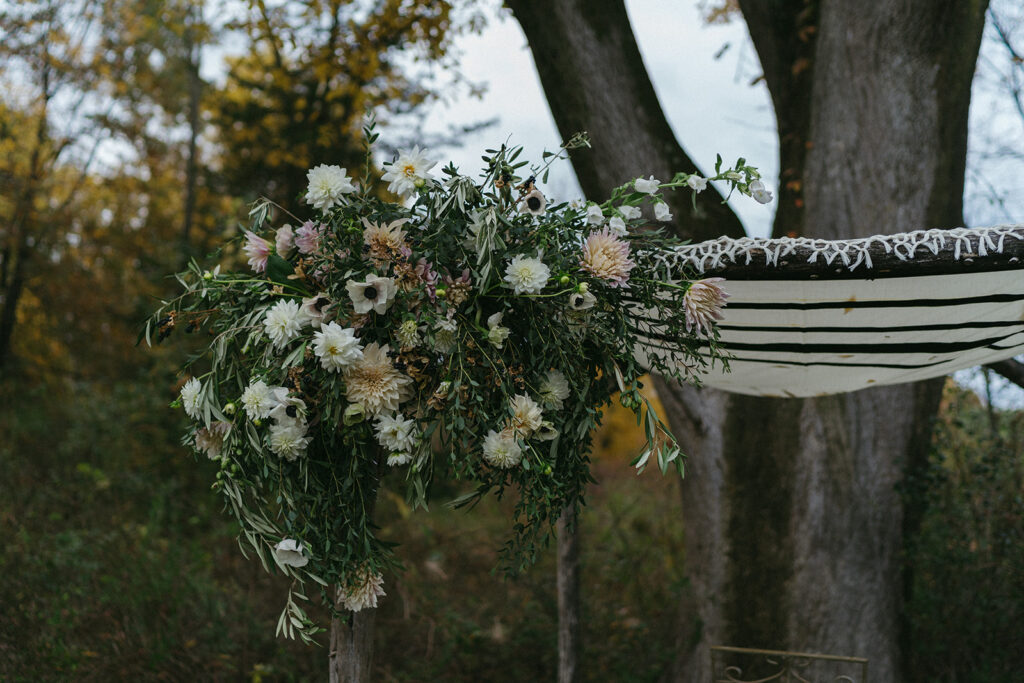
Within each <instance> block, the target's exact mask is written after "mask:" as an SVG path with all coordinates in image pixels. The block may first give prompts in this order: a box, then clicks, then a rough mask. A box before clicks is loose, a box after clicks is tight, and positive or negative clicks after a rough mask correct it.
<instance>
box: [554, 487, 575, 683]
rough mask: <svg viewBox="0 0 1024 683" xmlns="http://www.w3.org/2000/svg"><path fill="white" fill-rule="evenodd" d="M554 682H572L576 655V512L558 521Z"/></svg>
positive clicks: (568, 510) (570, 511)
mask: <svg viewBox="0 0 1024 683" xmlns="http://www.w3.org/2000/svg"><path fill="white" fill-rule="evenodd" d="M557 588H558V683H572V681H575V680H576V666H577V662H578V661H579V656H580V552H579V527H578V526H577V516H576V509H575V507H573V506H572V505H567V506H566V507H565V509H563V510H562V514H561V516H560V517H559V518H558V584H557Z"/></svg>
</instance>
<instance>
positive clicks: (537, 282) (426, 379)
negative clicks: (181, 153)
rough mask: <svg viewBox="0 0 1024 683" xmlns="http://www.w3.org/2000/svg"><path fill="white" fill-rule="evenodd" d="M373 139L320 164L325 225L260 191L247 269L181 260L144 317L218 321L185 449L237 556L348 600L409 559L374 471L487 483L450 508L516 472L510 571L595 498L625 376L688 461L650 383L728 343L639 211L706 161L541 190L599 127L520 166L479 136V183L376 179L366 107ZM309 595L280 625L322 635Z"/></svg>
mask: <svg viewBox="0 0 1024 683" xmlns="http://www.w3.org/2000/svg"><path fill="white" fill-rule="evenodd" d="M364 134H365V138H366V151H367V160H368V161H367V164H366V168H365V171H364V173H363V176H362V179H361V183H360V184H359V186H358V187H357V186H356V185H354V184H353V183H352V180H351V179H350V178H349V177H348V172H347V171H346V170H345V169H341V168H338V167H336V166H319V167H317V168H315V169H312V170H311V171H310V172H309V189H308V191H307V193H306V196H305V200H306V202H307V203H309V204H310V205H312V206H313V208H314V209H315V211H314V215H313V220H309V221H303V220H302V219H301V218H297V217H294V216H291V217H290V218H291V220H294V221H295V222H297V223H301V227H298V228H294V227H292V226H291V225H288V224H284V225H281V224H279V225H278V226H277V228H276V230H274V231H273V232H270V231H268V227H269V224H270V222H271V220H272V214H273V213H274V210H275V206H274V205H273V204H272V203H271V202H269V201H266V200H265V201H261V202H259V203H257V204H256V205H255V206H254V207H253V209H252V211H251V213H250V217H251V219H252V226H251V228H252V229H251V230H250V231H247V232H246V243H245V246H244V247H243V248H244V250H245V252H246V254H247V255H248V257H249V264H250V266H251V267H252V268H253V270H254V273H253V274H249V273H221V272H220V269H219V267H217V268H214V269H213V270H205V271H204V270H203V269H202V268H201V267H200V266H199V265H198V264H196V263H192V264H191V266H190V268H189V270H188V271H186V272H185V273H182V274H181V275H179V276H178V280H179V282H180V284H181V285H182V287H183V288H184V290H185V292H184V294H182V295H181V296H179V297H178V298H175V299H173V300H171V301H168V302H165V304H164V305H163V306H161V307H160V308H159V310H158V311H157V312H156V313H155V314H154V316H153V317H152V318H151V320H150V321H149V323H148V324H147V326H146V329H145V332H144V336H145V338H146V340H147V341H152V340H153V339H154V337H155V338H163V337H166V336H167V335H169V334H170V333H171V332H173V330H175V329H179V328H185V329H186V330H191V331H199V330H204V331H207V332H208V333H209V335H210V344H209V346H208V348H207V349H206V350H204V351H202V352H200V353H199V354H197V355H195V356H193V357H192V358H191V359H190V360H189V362H188V364H187V365H186V367H187V369H188V370H189V372H190V373H191V374H192V378H191V379H189V381H188V382H187V383H186V384H185V386H184V387H183V389H182V400H181V403H182V405H183V407H184V408H185V411H186V412H187V413H188V414H189V416H190V417H192V418H193V420H194V422H193V423H192V426H191V428H190V429H189V431H188V433H187V434H186V437H185V443H186V444H189V445H192V446H195V447H196V449H197V450H199V451H200V452H204V453H206V454H207V455H209V456H210V457H211V458H214V459H216V460H218V461H219V462H220V464H221V469H220V472H219V474H218V475H217V482H216V484H215V487H216V488H217V489H218V490H219V491H220V492H221V493H222V494H223V495H224V497H225V499H226V501H227V504H228V506H229V509H230V510H231V512H232V513H233V515H234V516H235V517H236V518H237V520H238V521H239V523H240V525H241V529H242V538H241V541H242V545H243V551H245V550H251V551H254V552H255V553H256V555H257V556H258V557H259V558H260V560H261V561H262V563H263V565H264V567H266V568H267V569H268V570H269V568H270V566H271V564H272V563H276V564H277V566H278V568H279V569H280V570H281V571H283V572H284V573H286V574H288V575H289V576H292V577H294V578H295V579H296V580H297V581H299V582H303V581H305V580H307V579H308V580H312V581H313V582H315V583H317V584H319V585H320V586H321V588H322V589H323V590H326V588H327V587H328V586H329V585H332V584H337V585H340V586H342V587H343V593H342V597H341V598H340V601H341V603H343V604H344V606H345V608H346V609H349V610H358V609H362V608H365V607H368V606H376V598H377V597H378V596H379V595H382V594H383V589H382V578H381V576H382V572H384V571H385V570H390V569H393V568H394V567H396V566H397V561H396V559H395V557H394V555H393V553H392V548H391V544H389V543H388V542H386V541H385V540H383V539H382V538H380V536H379V535H378V534H377V533H376V532H375V530H374V521H373V518H372V510H373V507H374V503H375V501H376V499H377V496H378V490H379V489H380V487H381V486H382V485H392V484H393V485H396V486H397V487H399V488H400V489H404V496H405V499H406V500H407V501H408V502H409V503H410V504H411V506H412V507H413V508H416V507H420V506H423V507H425V506H426V505H427V503H428V500H429V492H430V488H431V484H432V482H433V481H435V479H447V478H455V479H457V480H467V481H472V482H476V485H477V486H476V489H475V490H474V491H473V492H472V493H471V494H469V495H467V496H465V497H463V498H461V499H459V500H458V501H455V503H454V504H455V505H456V506H461V505H466V504H471V503H473V502H475V501H476V500H478V499H479V498H480V497H481V496H483V495H485V494H487V493H491V492H493V493H495V494H496V495H497V496H498V497H499V498H501V497H502V496H504V495H506V493H508V491H509V490H514V492H515V494H516V495H515V499H516V506H515V513H514V519H513V524H512V531H513V534H512V538H511V539H510V540H509V542H508V543H507V544H506V547H505V563H506V565H507V566H508V568H509V569H511V570H513V571H515V570H518V569H520V568H522V567H523V566H525V565H527V564H530V563H532V562H533V561H535V559H536V556H537V552H538V549H539V548H541V547H543V546H544V545H545V543H546V542H547V540H548V538H549V536H550V533H551V529H552V525H553V523H554V521H555V520H556V519H557V517H558V515H559V513H560V512H561V510H562V509H563V508H564V507H565V506H566V505H573V506H576V505H579V504H580V503H581V501H582V495H583V491H584V488H585V486H586V484H587V483H588V482H589V481H591V475H590V471H589V459H588V457H587V454H588V452H589V447H590V439H591V433H592V431H593V429H594V428H595V427H596V426H597V425H598V424H599V423H600V419H601V409H602V407H603V406H605V405H607V403H608V401H609V399H610V397H611V396H612V394H613V393H615V392H621V399H620V400H621V402H622V404H623V405H624V406H626V407H627V408H629V409H631V410H632V411H634V412H635V414H636V416H637V421H638V424H642V425H643V427H644V431H645V434H646V437H647V443H648V446H647V448H646V449H645V451H644V452H643V453H641V455H640V456H639V458H638V461H637V465H638V467H640V468H641V469H642V468H643V467H644V466H645V465H646V463H647V461H648V459H650V458H652V457H653V458H655V459H656V460H657V462H658V464H659V466H660V467H661V469H662V471H663V472H664V471H666V470H667V469H668V468H669V467H671V466H675V467H676V468H677V469H678V471H679V472H680V474H681V473H682V471H683V457H682V455H681V453H680V451H679V448H678V446H677V445H676V443H675V439H674V438H673V437H672V435H671V434H670V433H669V431H668V429H667V427H666V426H665V424H664V423H662V421H661V419H660V418H659V417H658V416H657V414H656V412H655V411H653V410H652V409H651V407H650V405H649V403H648V401H647V399H646V397H645V396H644V395H643V394H642V393H641V392H640V391H639V389H640V383H639V377H640V376H641V375H642V374H644V373H645V372H646V371H647V370H648V369H651V370H654V371H656V372H658V373H659V374H661V375H663V376H665V377H670V378H675V379H678V380H680V381H689V382H694V383H697V382H699V379H698V375H697V373H696V370H698V369H699V368H703V367H706V366H708V365H710V364H712V363H714V362H716V360H719V361H720V360H721V355H720V354H719V352H718V348H717V340H718V336H717V331H716V329H715V327H714V321H715V319H716V318H717V317H719V316H720V309H721V305H722V304H723V303H724V294H723V293H722V292H721V290H720V289H719V288H718V286H717V284H716V281H715V280H706V281H700V282H698V283H696V284H694V283H692V282H690V281H687V280H679V279H678V276H677V275H675V276H674V275H673V274H672V273H668V272H665V267H664V266H659V261H658V259H657V256H658V255H660V254H663V253H664V252H665V250H667V249H671V248H672V247H673V246H674V245H676V244H679V242H678V241H676V240H675V238H673V237H671V236H669V235H668V234H666V231H664V230H663V229H659V228H656V227H654V225H653V224H652V222H651V221H650V220H649V219H648V218H645V217H644V216H643V213H642V210H641V208H640V207H641V206H648V209H649V211H650V212H651V213H653V214H654V215H655V216H656V217H657V218H659V219H660V220H667V218H668V216H667V211H666V210H665V208H666V207H665V205H664V202H663V200H662V199H661V197H660V192H661V190H663V189H675V188H689V189H694V190H697V191H699V190H701V189H703V187H704V185H705V184H706V182H707V180H706V179H703V178H699V177H697V176H693V175H688V174H679V175H678V176H676V177H675V178H674V179H673V180H672V181H671V182H668V183H660V182H659V181H657V180H655V179H653V178H650V179H646V180H645V179H642V178H639V179H636V180H635V181H631V182H630V183H628V184H626V185H624V186H623V187H621V188H619V189H618V190H616V191H615V192H614V193H613V195H612V198H611V199H610V200H608V201H607V202H605V203H604V204H601V205H596V204H589V205H587V204H584V203H582V202H580V203H574V204H566V203H560V204H555V205H551V206H549V205H548V201H547V198H546V197H544V195H543V193H542V192H541V191H540V189H539V188H538V186H537V183H538V182H543V181H544V180H545V179H546V177H547V173H548V169H549V167H550V165H551V164H552V163H553V162H554V161H555V160H557V159H559V158H561V157H562V155H563V153H564V152H566V151H567V150H570V149H573V148H576V147H580V146H583V145H585V144H586V140H585V138H582V137H577V138H574V139H573V140H572V141H570V143H567V145H566V146H565V147H564V148H563V149H562V150H560V151H559V152H558V153H546V154H545V163H544V164H543V165H540V166H532V167H530V169H529V170H530V173H529V175H528V177H523V175H521V174H524V173H525V167H526V166H527V163H526V162H523V161H520V160H519V156H520V153H521V151H522V150H521V148H510V147H507V146H502V147H500V148H498V149H492V150H487V154H486V156H485V157H484V162H485V168H484V171H483V173H482V174H481V177H480V179H479V180H478V181H474V180H472V179H470V178H469V177H467V176H463V175H461V174H460V173H459V172H458V170H457V169H456V168H454V167H452V166H449V167H447V168H445V169H444V171H443V177H442V178H441V179H435V178H434V177H433V176H432V175H431V174H430V172H429V171H430V169H431V168H432V167H433V165H434V163H433V162H432V161H430V160H429V159H428V158H427V157H426V155H425V152H423V151H421V150H419V149H414V150H412V151H406V152H402V153H401V154H400V155H399V157H398V158H397V160H395V161H394V162H392V163H391V164H386V165H385V167H384V170H385V172H384V173H383V175H382V176H381V179H382V182H388V183H389V185H388V186H387V191H384V189H383V188H382V187H378V186H377V185H376V182H377V181H376V178H377V177H378V174H377V173H375V172H374V170H373V168H372V167H371V164H370V162H369V158H370V151H371V147H372V144H373V142H374V141H375V140H376V137H377V134H376V133H375V132H374V126H373V123H372V122H371V123H370V124H369V125H368V126H367V128H366V129H365V130H364ZM721 166H722V164H721V160H719V164H718V168H717V171H718V174H717V175H716V177H715V179H718V180H723V181H724V182H727V183H728V184H730V186H731V187H733V188H739V189H740V191H742V192H745V193H747V194H753V195H754V196H755V198H757V190H758V187H759V186H758V183H759V181H757V178H758V175H757V171H756V170H755V169H753V168H751V167H749V166H747V165H746V164H745V162H743V160H740V162H738V164H737V166H736V167H735V168H729V169H722V168H721ZM389 193H394V194H398V195H399V196H400V197H401V198H402V200H400V201H395V198H394V194H389ZM385 196H386V197H388V198H387V199H382V198H381V197H385ZM759 201H760V200H759ZM280 218H283V217H280ZM634 268H635V269H634ZM638 348H646V349H648V352H647V360H646V363H645V365H646V366H649V367H645V366H644V365H641V361H640V360H638V359H637V357H636V356H635V350H636V349H638ZM294 598H298V599H300V600H301V599H305V595H303V594H302V593H300V592H298V590H296V592H295V593H294V595H293V596H291V595H290V596H289V599H288V605H287V608H286V610H285V613H284V614H282V617H281V620H280V622H279V630H280V631H282V632H284V633H285V634H286V635H295V634H298V635H300V636H302V637H303V638H308V637H309V636H310V635H312V633H314V632H315V631H316V627H315V626H314V625H313V624H312V622H311V620H310V619H308V618H307V616H306V614H305V613H304V611H303V609H302V607H301V606H300V604H299V603H298V602H296V601H295V599H294Z"/></svg>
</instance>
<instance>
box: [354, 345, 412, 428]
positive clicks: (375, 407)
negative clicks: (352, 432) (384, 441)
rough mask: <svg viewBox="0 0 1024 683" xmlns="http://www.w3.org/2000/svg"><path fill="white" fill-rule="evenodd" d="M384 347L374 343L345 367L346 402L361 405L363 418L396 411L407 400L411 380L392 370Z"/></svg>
mask: <svg viewBox="0 0 1024 683" xmlns="http://www.w3.org/2000/svg"><path fill="white" fill-rule="evenodd" d="M388 351H389V349H388V346H387V345H386V344H385V345H384V346H378V345H377V343H376V342H374V343H373V344H369V345H367V347H366V348H364V349H363V357H362V358H361V359H360V360H358V361H357V362H356V363H354V364H352V365H350V366H348V367H347V368H345V384H346V386H347V388H348V391H347V394H346V395H347V396H348V400H349V401H352V402H353V403H361V404H362V405H363V408H364V409H365V410H366V414H367V415H372V416H377V415H381V414H382V413H385V412H396V411H397V410H398V404H399V403H401V402H402V401H404V400H405V399H406V398H408V395H407V394H408V385H409V384H411V383H412V378H411V377H408V376H406V375H403V374H402V373H401V372H399V371H398V370H396V369H395V366H394V365H392V364H391V360H390V359H389V358H388Z"/></svg>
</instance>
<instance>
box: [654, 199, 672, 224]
mask: <svg viewBox="0 0 1024 683" xmlns="http://www.w3.org/2000/svg"><path fill="white" fill-rule="evenodd" d="M654 217H655V218H657V219H658V220H659V221H670V220H672V212H671V211H669V208H668V204H666V203H665V202H658V203H657V204H655V205H654Z"/></svg>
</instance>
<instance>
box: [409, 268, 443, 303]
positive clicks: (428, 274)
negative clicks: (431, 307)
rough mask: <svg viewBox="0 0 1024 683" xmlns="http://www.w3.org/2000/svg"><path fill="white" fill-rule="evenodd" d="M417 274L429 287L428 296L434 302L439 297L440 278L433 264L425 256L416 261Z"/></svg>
mask: <svg viewBox="0 0 1024 683" xmlns="http://www.w3.org/2000/svg"><path fill="white" fill-rule="evenodd" d="M415 272H416V276H417V277H418V278H419V279H420V281H421V282H422V283H423V284H424V285H426V287H427V296H429V297H430V301H431V302H434V301H435V300H436V297H437V281H438V280H439V279H440V278H439V277H438V274H437V272H436V271H435V270H434V268H433V265H432V264H431V263H430V261H428V260H427V259H425V258H420V260H419V261H417V262H416V270H415Z"/></svg>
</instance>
